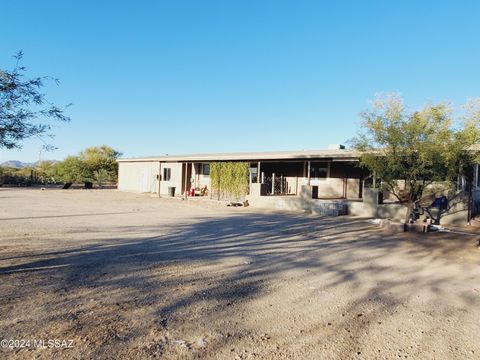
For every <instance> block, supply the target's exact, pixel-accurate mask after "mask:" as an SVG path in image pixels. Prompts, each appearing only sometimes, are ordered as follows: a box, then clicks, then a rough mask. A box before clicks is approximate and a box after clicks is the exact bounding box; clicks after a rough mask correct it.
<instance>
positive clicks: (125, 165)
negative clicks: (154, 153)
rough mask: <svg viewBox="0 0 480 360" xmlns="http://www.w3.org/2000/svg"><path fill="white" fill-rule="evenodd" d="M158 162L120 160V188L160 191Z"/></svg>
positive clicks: (133, 190) (149, 191) (145, 191)
mask: <svg viewBox="0 0 480 360" xmlns="http://www.w3.org/2000/svg"><path fill="white" fill-rule="evenodd" d="M159 167H160V166H159V163H158V162H154V161H151V162H147V161H145V162H120V163H119V164H118V189H119V190H122V191H132V192H139V193H155V192H157V191H158V180H157V175H158V174H159Z"/></svg>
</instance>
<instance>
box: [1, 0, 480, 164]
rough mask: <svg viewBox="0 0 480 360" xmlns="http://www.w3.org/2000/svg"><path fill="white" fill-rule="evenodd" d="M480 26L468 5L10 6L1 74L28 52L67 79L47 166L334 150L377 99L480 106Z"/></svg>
mask: <svg viewBox="0 0 480 360" xmlns="http://www.w3.org/2000/svg"><path fill="white" fill-rule="evenodd" d="M479 19H480V2H479V1H467V0H462V1H454V0H452V1H439V0H437V1H433V0H432V1H418V0H416V1H393V0H392V1H380V0H379V1H333V0H332V1H293V0H292V1H279V0H272V1H258V0H253V1H248V0H247V1H246V0H242V1H227V0H224V1H209V0H204V1H197V0H195V1H193V0H192V1H182V0H175V1H65V0H62V1H48V0H44V1H34V0H32V1H22V0H3V1H2V4H1V21H0V30H1V31H0V33H1V41H0V67H2V68H11V67H12V66H13V64H14V61H13V59H12V57H11V56H12V55H13V54H14V53H16V52H17V51H18V50H23V51H24V53H25V55H24V62H23V63H24V65H26V66H27V68H28V71H29V74H30V75H32V76H33V75H51V76H54V77H58V78H59V79H60V80H61V85H60V86H59V87H56V86H48V87H47V88H46V92H47V93H48V97H49V98H50V100H52V101H54V102H55V103H57V104H67V103H70V102H71V103H73V106H72V107H71V108H69V110H68V114H69V115H70V116H71V118H72V122H71V123H70V124H57V125H56V126H55V127H54V133H55V135H56V138H55V140H54V144H55V145H56V146H57V147H58V148H59V149H58V150H57V151H55V152H53V153H48V154H42V158H44V159H48V158H50V159H62V158H63V157H64V156H66V155H68V154H75V153H77V152H79V151H80V150H82V149H83V148H85V147H87V146H92V145H99V144H108V145H111V146H113V147H114V148H116V149H118V150H120V151H122V152H123V153H124V156H143V155H160V154H165V153H169V154H175V153H176V154H178V153H202V152H224V151H263V150H265V151H269V150H297V149H321V148H325V147H326V146H327V145H328V144H334V143H344V142H345V140H347V139H349V138H351V137H352V136H353V135H354V134H355V132H356V131H357V130H358V124H359V116H358V113H359V112H360V111H362V110H364V109H366V108H367V106H368V101H369V100H370V99H372V98H373V96H374V94H375V93H378V92H399V93H401V94H402V96H403V97H404V99H405V101H406V102H407V103H408V104H409V105H411V106H412V107H416V106H420V105H422V104H424V103H425V102H427V101H429V100H431V101H439V100H446V99H448V100H451V101H452V102H453V104H454V105H460V104H462V103H464V102H465V100H466V99H467V98H468V97H475V96H479V95H480V92H479V86H480V76H479V71H480V41H479V39H480V21H479ZM39 149H40V142H39V141H37V140H31V141H27V142H26V143H25V144H24V148H23V150H21V151H4V150H0V162H1V161H4V160H10V159H19V160H22V161H35V160H38V157H39Z"/></svg>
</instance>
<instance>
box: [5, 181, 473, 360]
mask: <svg viewBox="0 0 480 360" xmlns="http://www.w3.org/2000/svg"><path fill="white" fill-rule="evenodd" d="M472 239H473V237H472V236H460V235H454V234H427V235H424V234H417V235H415V234H400V235H395V236H393V235H388V234H385V233H382V231H381V229H378V228H376V227H375V226H374V225H372V224H369V223H368V222H366V221H365V220H363V219H355V218H349V217H338V218H327V217H318V216H312V215H308V214H301V213H286V212H273V211H272V212H269V211H260V210H258V209H254V208H252V207H248V208H228V207H224V206H220V205H216V204H215V203H209V202H204V201H180V200H174V199H158V198H155V197H151V196H148V195H136V194H127V193H121V192H117V191H112V190H91V191H90V190H66V191H62V190H50V189H49V190H46V191H40V190H39V189H31V190H12V189H1V188H0V304H1V305H0V339H7V340H17V341H16V342H15V341H8V345H9V346H10V348H8V347H6V348H5V347H4V348H1V349H0V358H13V359H32V358H34V359H35V358H39V359H53V358H54V359H91V358H95V359H148V358H161V359H196V358H201V359H393V358H402V359H405V358H410V359H479V358H480V340H479V334H480V266H479V265H480V251H479V250H477V249H476V248H475V247H474V246H473V245H474V240H472ZM55 340H57V342H55ZM3 345H5V342H3V343H2V346H3Z"/></svg>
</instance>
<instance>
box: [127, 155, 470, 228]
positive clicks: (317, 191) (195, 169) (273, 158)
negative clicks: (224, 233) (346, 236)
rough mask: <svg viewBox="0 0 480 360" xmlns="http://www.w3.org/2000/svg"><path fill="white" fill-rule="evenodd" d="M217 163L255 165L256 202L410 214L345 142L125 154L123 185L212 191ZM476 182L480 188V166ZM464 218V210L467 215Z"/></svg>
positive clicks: (252, 195) (165, 191)
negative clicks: (377, 186) (384, 194)
mask: <svg viewBox="0 0 480 360" xmlns="http://www.w3.org/2000/svg"><path fill="white" fill-rule="evenodd" d="M213 162H246V163H248V164H249V169H250V171H249V179H248V181H249V194H248V195H247V199H248V200H249V202H250V204H251V205H253V206H256V207H265V208H275V209H286V210H299V209H302V210H309V211H312V212H314V213H319V214H343V213H349V214H352V215H359V216H369V217H390V218H400V219H403V217H404V215H405V207H404V206H402V205H400V204H394V203H393V201H392V202H391V203H390V204H382V203H379V202H378V196H377V195H376V193H375V192H372V190H371V189H369V188H368V187H366V186H365V179H366V178H367V177H368V174H367V173H366V172H365V170H362V168H360V167H359V166H358V162H359V154H358V153H357V152H356V151H354V150H348V149H345V148H344V147H343V146H341V145H337V146H330V147H329V149H326V150H308V151H307V150H303V151H277V152H248V153H247V152H241V153H222V154H191V155H164V156H152V157H142V158H127V159H119V160H118V163H119V176H118V189H119V190H122V191H131V192H142V193H156V194H158V195H159V196H169V195H172V193H171V192H172V191H174V194H175V195H177V196H178V195H184V194H185V193H186V191H190V190H191V189H197V193H198V190H199V189H202V188H205V187H206V188H207V189H208V190H209V193H210V195H211V188H212V186H211V181H210V164H211V163H213ZM474 184H475V185H476V189H478V190H480V168H479V166H478V165H477V166H476V167H475V180H474ZM173 188H174V190H173ZM477 194H480V191H478V192H477ZM464 218H465V217H464V216H463V215H462V217H461V219H464ZM462 221H463V220H462Z"/></svg>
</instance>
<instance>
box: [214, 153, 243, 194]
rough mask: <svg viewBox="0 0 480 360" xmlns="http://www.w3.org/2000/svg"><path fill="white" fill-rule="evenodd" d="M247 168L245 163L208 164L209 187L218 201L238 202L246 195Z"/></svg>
mask: <svg viewBox="0 0 480 360" xmlns="http://www.w3.org/2000/svg"><path fill="white" fill-rule="evenodd" d="M249 166H250V165H249V163H247V162H215V163H211V164H210V180H211V186H212V190H213V192H214V193H215V195H216V197H217V199H218V200H220V199H229V200H240V199H241V198H242V197H243V196H245V195H246V194H247V193H248V175H249Z"/></svg>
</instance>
